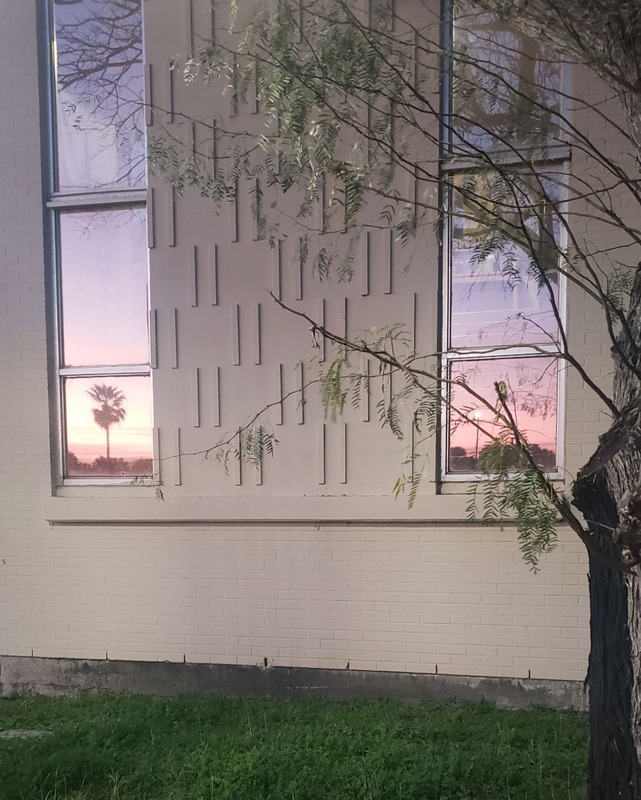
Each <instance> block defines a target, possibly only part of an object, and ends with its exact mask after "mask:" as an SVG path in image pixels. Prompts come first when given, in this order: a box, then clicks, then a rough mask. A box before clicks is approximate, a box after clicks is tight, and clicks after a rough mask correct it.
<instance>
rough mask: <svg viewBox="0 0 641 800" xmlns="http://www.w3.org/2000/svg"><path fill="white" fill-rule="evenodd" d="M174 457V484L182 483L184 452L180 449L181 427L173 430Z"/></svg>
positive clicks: (172, 458) (172, 463)
mask: <svg viewBox="0 0 641 800" xmlns="http://www.w3.org/2000/svg"><path fill="white" fill-rule="evenodd" d="M172 439H173V442H172V457H171V465H172V471H173V483H174V486H180V485H181V484H182V463H181V462H182V453H181V450H180V428H175V429H174V430H173V431H172Z"/></svg>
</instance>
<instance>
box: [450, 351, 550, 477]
mask: <svg viewBox="0 0 641 800" xmlns="http://www.w3.org/2000/svg"><path fill="white" fill-rule="evenodd" d="M450 375H451V378H452V380H459V381H464V382H465V384H466V385H467V386H469V387H470V388H472V389H474V391H475V392H477V393H478V394H480V395H481V396H482V397H484V398H487V399H488V400H489V401H490V402H491V403H492V404H493V405H494V404H496V403H498V400H497V395H496V389H495V388H494V384H495V383H500V384H502V386H503V387H504V391H505V394H506V396H507V401H508V406H509V408H510V411H511V412H512V415H513V417H514V420H515V421H516V424H517V425H518V428H519V430H520V431H521V432H522V433H523V434H524V435H525V437H526V439H527V440H528V442H529V444H530V446H531V447H532V450H533V451H534V456H535V459H536V461H537V463H538V464H540V465H541V466H542V467H545V469H549V470H552V469H554V468H555V466H556V463H557V461H556V451H557V445H556V417H557V391H558V364H557V359H555V358H539V357H535V358H502V359H484V360H474V361H463V360H461V361H454V362H452V363H451V372H450ZM450 398H451V401H450V403H451V407H450V411H449V459H448V471H449V472H478V471H479V456H480V455H481V454H482V452H483V448H484V447H486V446H487V445H488V444H489V442H490V438H491V437H496V436H499V435H500V434H501V433H502V432H503V431H505V426H503V425H501V424H500V423H498V422H497V421H496V417H495V414H494V413H493V412H492V411H490V410H489V409H488V408H487V407H486V406H484V405H482V404H479V402H478V401H477V400H476V399H475V398H474V397H472V396H471V395H470V394H469V393H468V392H467V391H466V390H465V389H464V388H463V387H458V386H452V390H451V394H450ZM475 422H478V424H479V425H480V426H481V427H482V428H483V431H480V430H479V429H478V428H477V427H476V425H475V424H474V423H475ZM515 466H516V464H515Z"/></svg>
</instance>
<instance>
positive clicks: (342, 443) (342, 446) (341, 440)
mask: <svg viewBox="0 0 641 800" xmlns="http://www.w3.org/2000/svg"><path fill="white" fill-rule="evenodd" d="M338 450H339V454H338V455H339V458H340V466H339V470H340V473H339V480H340V482H341V483H347V423H346V422H342V423H339V425H338Z"/></svg>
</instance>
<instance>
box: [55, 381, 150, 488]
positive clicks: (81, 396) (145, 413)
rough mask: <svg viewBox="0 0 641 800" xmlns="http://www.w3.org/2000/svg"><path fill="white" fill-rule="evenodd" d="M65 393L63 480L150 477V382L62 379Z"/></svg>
mask: <svg viewBox="0 0 641 800" xmlns="http://www.w3.org/2000/svg"><path fill="white" fill-rule="evenodd" d="M64 392H65V407H66V414H67V430H66V438H67V465H66V475H67V476H68V477H72V478H76V477H101V476H110V477H114V476H116V477H117V476H120V475H131V476H144V475H151V474H152V472H153V469H152V428H151V426H152V423H151V379H150V378H148V377H123V376H113V375H112V376H109V377H101V378H67V379H66V380H65V382H64Z"/></svg>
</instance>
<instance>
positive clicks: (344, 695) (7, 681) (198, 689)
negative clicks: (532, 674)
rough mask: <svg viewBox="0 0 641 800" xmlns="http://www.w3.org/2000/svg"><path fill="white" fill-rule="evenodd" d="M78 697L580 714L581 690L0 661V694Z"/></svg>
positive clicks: (573, 684) (544, 683)
mask: <svg viewBox="0 0 641 800" xmlns="http://www.w3.org/2000/svg"><path fill="white" fill-rule="evenodd" d="M79 691H110V692H132V693H136V694H151V695H158V696H168V695H178V694H200V695H227V696H230V697H239V696H242V697H264V696H272V697H297V698H301V697H328V698H333V699H340V700H346V699H354V698H376V697H381V698H382V697H385V698H396V699H400V700H405V701H413V702H418V701H421V700H446V699H457V700H487V701H489V702H491V703H494V704H495V705H496V706H499V707H501V708H527V707H530V706H549V707H551V708H577V709H583V710H585V709H586V708H587V698H586V695H585V691H584V688H583V684H582V683H580V682H579V681H555V680H535V679H518V678H483V677H465V676H458V675H432V674H418V673H405V672H373V671H372V672H370V671H357V670H349V669H344V670H328V669H308V668H300V667H299V668H289V667H266V668H261V667H258V666H235V665H227V664H188V663H187V664H181V663H175V662H149V661H109V660H107V659H105V660H86V659H72V658H68V659H63V658H33V657H25V656H0V694H1V696H2V697H11V696H12V695H14V694H18V693H29V692H33V693H37V694H49V695H54V694H56V695H74V694H77V693H78V692H79Z"/></svg>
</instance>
